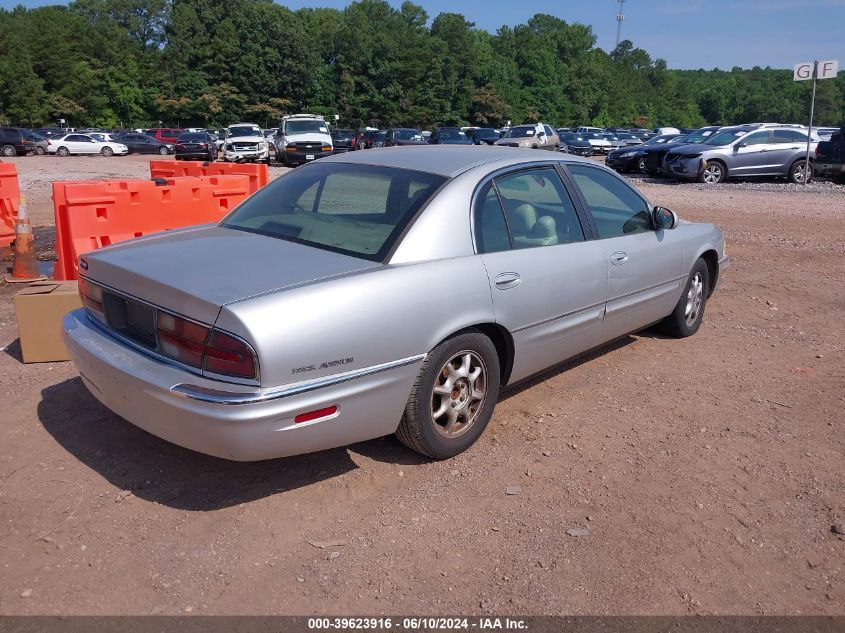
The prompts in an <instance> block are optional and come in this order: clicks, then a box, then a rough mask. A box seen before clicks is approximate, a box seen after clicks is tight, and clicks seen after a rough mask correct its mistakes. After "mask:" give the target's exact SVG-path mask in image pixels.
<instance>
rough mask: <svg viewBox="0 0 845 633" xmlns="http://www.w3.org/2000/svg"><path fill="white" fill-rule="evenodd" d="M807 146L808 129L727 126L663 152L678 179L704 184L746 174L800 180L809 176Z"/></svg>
mask: <svg viewBox="0 0 845 633" xmlns="http://www.w3.org/2000/svg"><path fill="white" fill-rule="evenodd" d="M810 140H811V145H810V151H811V161H812V160H813V159H814V158H815V153H814V152H815V149H816V143H818V137H817V136H815V133H813V136H811V138H810ZM806 149H807V132H806V131H802V130H800V129H796V128H793V127H769V128H763V129H760V128H758V127H756V126H754V125H739V126H736V127H726V128H722V129H721V130H720V131H719V132H717V133H716V134H714V135H713V136H711V137H710V138H709V139H707V140H706V141H704V143H702V144H700V145H695V146H681V147H678V148H677V149H673V150H671V151H670V152H669V153H668V154H666V158H665V160H664V171H665V172H666V173H667V174H669V175H671V176H674V177H675V178H678V179H680V180H697V181H698V182H703V183H706V184H717V183H720V182H724V181H725V180H726V179H727V178H738V177H739V178H741V177H748V176H783V177H785V178H787V179H788V180H789V181H790V182H797V183H803V182H804V180H805V179H806V180H808V181H809V179H810V178H812V162H811V163H810V165H809V166H808V165H807V164H806V162H807V161H806V156H805V152H806Z"/></svg>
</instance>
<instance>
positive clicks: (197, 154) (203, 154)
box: [174, 150, 216, 160]
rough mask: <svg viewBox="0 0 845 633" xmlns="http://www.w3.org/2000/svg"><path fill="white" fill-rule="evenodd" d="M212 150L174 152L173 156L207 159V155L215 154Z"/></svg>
mask: <svg viewBox="0 0 845 633" xmlns="http://www.w3.org/2000/svg"><path fill="white" fill-rule="evenodd" d="M215 153H216V152H215V151H214V150H211V151H209V150H203V151H196V152H176V153H175V154H174V156H175V157H176V158H190V159H198V160H208V158H209V156H211V155H212V154H215Z"/></svg>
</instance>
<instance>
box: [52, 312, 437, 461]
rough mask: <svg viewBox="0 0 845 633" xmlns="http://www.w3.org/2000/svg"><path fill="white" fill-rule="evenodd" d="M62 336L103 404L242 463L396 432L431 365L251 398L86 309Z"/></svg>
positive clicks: (416, 362)
mask: <svg viewBox="0 0 845 633" xmlns="http://www.w3.org/2000/svg"><path fill="white" fill-rule="evenodd" d="M62 332H63V338H64V341H65V344H66V346H67V348H68V352H69V353H70V356H71V359H72V360H73V362H74V363H75V365H76V367H77V369H78V371H79V374H80V376H81V378H82V381H83V383H84V384H85V386H86V387H87V388H88V390H89V391H90V392H91V393H92V394H93V395H94V397H95V398H97V400H99V401H100V402H101V403H102V404H103V405H105V406H106V407H108V408H109V409H111V410H112V411H113V412H115V413H116V414H117V415H119V416H120V417H122V418H124V419H125V420H127V421H128V422H131V423H132V424H134V425H135V426H138V427H140V428H142V429H144V430H145V431H148V432H149V433H152V434H153V435H156V436H158V437H160V438H162V439H165V440H167V441H169V442H172V443H174V444H177V445H179V446H183V447H185V448H189V449H192V450H195V451H198V452H201V453H206V454H208V455H214V456H216V457H221V458H223V459H231V460H236V461H257V460H262V459H272V458H276V457H285V456H289V455H299V454H302V453H309V452H313V451H319V450H324V449H327V448H334V447H337V446H345V445H347V444H352V443H355V442H360V441H363V440H367V439H372V438H376V437H381V436H383V435H388V434H390V433H393V432H394V431H395V430H396V427H397V426H398V424H399V420H400V418H401V416H402V412H403V410H404V407H405V404H406V402H407V399H408V394H409V393H410V390H411V386H412V385H413V382H414V380H415V379H416V376H417V373H418V371H419V367H420V364H421V363H422V360H423V359H424V355H421V356H418V357H414V358H410V359H402V360H400V361H395V362H394V363H387V364H385V365H382V366H376V367H374V368H369V370H370V371H369V373H367V372H366V371H363V370H358V371H356V372H347V374H339V375H337V376H340V377H341V378H343V377H344V376H346V377H347V378H346V379H338V378H337V376H335V377H327V378H324V379H322V380H312V381H310V382H309V381H306V382H303V383H296V385H289V386H287V387H285V388H284V389H283V390H280V391H270V390H263V391H262V390H254V389H253V390H251V391H250V390H248V389H247V388H245V387H242V386H240V385H233V384H228V383H221V382H219V381H213V380H208V379H204V378H201V377H198V376H196V375H194V374H191V373H188V372H186V371H184V370H183V369H180V368H179V367H177V366H175V365H171V364H169V363H166V362H164V361H161V360H158V359H155V358H152V357H150V356H147V355H145V354H142V353H140V352H138V351H136V350H135V349H133V348H131V347H129V346H127V345H125V344H124V343H122V342H121V341H119V340H118V339H116V338H115V337H113V336H111V335H109V334H108V333H106V332H105V331H103V329H102V327H101V326H99V325H97V324H95V323H94V322H93V321H92V320H91V319H90V318H89V317H88V315H87V314H86V312H85V310H84V309H79V310H75V311H73V312H70V313H68V314H67V315H65V317H64V319H63V322H62ZM350 374H354V375H352V377H349V376H350ZM332 380H333V381H334V382H332ZM331 406H336V407H337V412H336V413H335V414H333V415H330V416H327V417H324V418H320V419H317V420H314V421H311V422H305V423H302V424H296V423H295V422H294V418H295V417H296V416H297V415H299V414H300V413H306V412H309V411H315V410H318V409H323V408H326V407H331Z"/></svg>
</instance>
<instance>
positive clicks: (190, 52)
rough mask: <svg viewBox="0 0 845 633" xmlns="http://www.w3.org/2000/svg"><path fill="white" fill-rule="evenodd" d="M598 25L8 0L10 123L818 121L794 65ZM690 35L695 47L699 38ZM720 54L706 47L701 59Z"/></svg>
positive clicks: (358, 6)
mask: <svg viewBox="0 0 845 633" xmlns="http://www.w3.org/2000/svg"><path fill="white" fill-rule="evenodd" d="M639 44H640V46H635V45H634V44H633V43H632V42H630V41H627V40H626V41H623V42H622V43H621V44H620V45H619V46H618V47H617V48H616V49H615V50H613V51H612V52H610V53H608V52H606V51H604V50H602V49H600V48H597V47H596V37H595V35H594V34H593V32H592V30H591V28H590V27H589V26H585V25H583V24H577V23H569V22H566V21H565V20H563V19H560V18H557V17H553V16H551V15H545V14H538V15H535V16H534V17H532V18H531V19H529V20H528V21H527V23H525V24H520V25H517V26H502V27H501V28H500V29H498V31H496V33H495V34H492V33H489V32H487V31H485V30H483V29H479V28H476V27H475V25H474V24H473V23H472V22H470V21H468V20H467V19H466V17H465V16H463V15H461V14H458V13H441V14H439V15H437V16H436V17H434V19H431V20H430V16H429V15H428V14H427V13H426V11H425V10H424V9H423V8H422V7H420V6H418V5H416V4H413V3H412V2H404V3H403V4H402V6H401V7H400V8H398V9H396V8H393V7H391V6H390V5H389V4H388V3H387V2H386V1H384V0H359V1H356V2H352V3H351V4H349V6H347V7H346V8H345V9H343V10H336V9H327V8H319V9H300V10H297V11H291V10H290V9H288V8H286V7H284V6H282V5H280V4H276V3H274V2H272V0H226V2H220V1H219V0H75V1H74V2H71V3H70V4H69V5H68V6H46V7H41V8H36V9H26V8H24V7H22V6H19V7H17V8H15V9H12V10H10V11H9V10H0V123H3V124H17V125H23V126H27V127H38V126H45V125H56V123H57V121H58V120H59V119H65V121H66V122H67V123H66V125H69V126H76V127H79V126H100V127H107V128H115V127H128V128H132V127H147V126H155V125H157V124H158V123H159V122H161V123H162V124H164V125H167V126H180V127H188V126H196V127H220V126H226V125H228V124H230V123H232V122H236V121H240V120H249V121H254V122H256V123H258V124H260V125H263V126H265V127H272V126H275V125H277V124H278V121H279V118H280V117H281V116H283V115H284V114H287V113H294V112H303V111H304V112H316V113H320V114H324V115H327V116H333V115H334V114H338V115H339V116H340V125H341V126H344V127H355V126H359V125H375V126H379V127H386V126H395V125H412V126H421V127H432V126H434V125H456V124H474V125H492V126H499V125H502V124H504V123H505V122H506V121H509V120H510V121H513V123H514V124H517V123H523V122H533V121H539V120H542V121H545V122H550V123H552V124H555V125H563V126H570V125H578V124H580V125H585V124H592V125H597V126H602V127H606V126H611V125H616V126H637V127H648V128H651V127H656V126H664V125H673V126H678V127H696V126H700V125H705V124H714V125H715V124H725V125H727V124H733V123H741V122H753V121H781V122H802V123H803V122H805V121H806V119H807V118H808V112H809V100H810V83H811V82H793V81H792V72H791V70H780V69H772V68H758V67H755V68H753V69H750V70H746V69H741V68H739V67H735V68H733V69H731V70H729V71H726V70H704V69H701V70H673V69H669V68H668V67H667V65H666V62H665V61H664V60H662V59H652V58H651V56H650V55H649V54H648V53H647V51H646V49H647V48H648V42H647V41H644V42H640V43H639ZM691 45H692V43H691ZM705 59H706V55H705V54H704V53H703V54H702V61H704V60H705ZM843 103H845V76H840V77H839V78H838V79H835V80H827V81H821V82H819V85H818V93H817V97H816V117H815V121H816V122H817V124H819V125H839V124H840V123H843V122H845V110H843Z"/></svg>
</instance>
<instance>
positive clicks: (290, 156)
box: [275, 114, 334, 167]
mask: <svg viewBox="0 0 845 633" xmlns="http://www.w3.org/2000/svg"><path fill="white" fill-rule="evenodd" d="M333 147H334V146H333V145H332V137H331V135H330V134H329V127H328V125H326V121H325V119H323V117H321V116H320V115H318V114H292V115H290V116H286V117H283V118H282V121H281V123H280V124H279V131H278V133H277V134H276V146H275V150H276V160H277V161H278V162H280V163H282V164H283V165H285V166H288V167H292V166H294V165H301V164H302V163H307V162H310V161H312V160H317V159H318V158H323V157H325V156H331V155H332V152H333Z"/></svg>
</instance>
